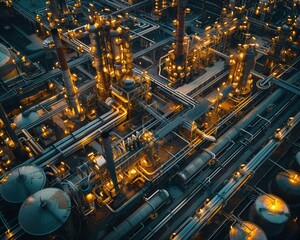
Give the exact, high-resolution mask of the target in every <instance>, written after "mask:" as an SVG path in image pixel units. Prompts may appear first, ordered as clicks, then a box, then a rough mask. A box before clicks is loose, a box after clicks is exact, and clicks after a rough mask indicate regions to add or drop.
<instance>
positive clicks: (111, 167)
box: [101, 132, 120, 194]
mask: <svg viewBox="0 0 300 240" xmlns="http://www.w3.org/2000/svg"><path fill="white" fill-rule="evenodd" d="M101 137H102V139H103V147H104V150H105V155H106V166H107V169H108V172H109V175H110V178H111V179H112V181H113V184H114V188H115V190H116V193H117V194H118V193H119V192H120V188H119V186H118V179H117V174H116V166H115V161H114V155H113V152H112V149H111V143H110V139H109V133H108V132H103V133H102V134H101Z"/></svg>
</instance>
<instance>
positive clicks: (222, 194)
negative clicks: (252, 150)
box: [171, 113, 300, 240]
mask: <svg viewBox="0 0 300 240" xmlns="http://www.w3.org/2000/svg"><path fill="white" fill-rule="evenodd" d="M299 122H300V113H298V114H297V115H296V116H295V117H294V119H293V120H292V121H291V123H290V124H289V125H286V126H285V127H284V128H283V129H281V133H282V137H281V138H280V139H278V138H276V136H274V137H273V138H272V139H270V140H269V142H268V143H267V144H266V145H265V146H264V147H263V148H262V149H261V150H260V151H259V152H258V153H257V154H256V155H255V156H254V157H253V158H252V159H251V160H250V161H249V162H248V163H247V164H246V165H245V166H244V167H242V168H241V169H240V170H239V172H236V173H235V174H234V176H233V177H232V178H231V179H230V180H229V181H228V183H227V184H226V185H225V186H224V187H223V188H222V189H221V190H220V191H219V192H218V193H217V194H216V196H215V197H214V198H213V199H212V200H211V201H210V202H208V204H207V205H206V206H205V207H203V208H202V209H199V210H198V211H197V213H196V214H195V215H194V216H193V217H190V218H188V219H187V220H186V221H185V222H184V223H183V224H182V225H181V227H180V228H179V230H178V231H177V233H176V234H174V235H172V237H171V239H173V240H179V239H180V240H188V239H191V238H192V237H193V236H194V235H195V234H196V233H197V232H199V231H200V230H201V229H202V228H203V227H204V226H205V224H206V223H207V222H208V221H209V220H210V219H211V218H212V217H213V216H214V215H215V214H216V213H217V212H218V210H219V209H220V208H221V207H222V205H223V204H224V203H226V201H228V199H229V198H231V197H232V196H233V195H234V194H235V193H236V192H237V191H238V190H239V189H240V188H241V187H242V186H243V185H244V184H245V183H246V182H247V180H248V179H249V178H250V177H251V176H252V175H253V173H255V171H256V170H257V169H258V168H259V167H260V166H261V165H262V164H263V163H264V161H265V160H266V159H267V158H268V157H269V156H270V154H271V153H272V152H273V151H274V150H275V149H276V147H277V146H279V145H280V143H281V139H283V138H285V137H286V136H287V135H288V134H289V133H290V132H291V130H292V129H293V128H294V127H295V126H296V125H297V124H298V123H299Z"/></svg>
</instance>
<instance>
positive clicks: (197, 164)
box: [178, 73, 300, 183]
mask: <svg viewBox="0 0 300 240" xmlns="http://www.w3.org/2000/svg"><path fill="white" fill-rule="evenodd" d="M299 76H300V73H297V74H295V75H294V76H292V77H291V78H289V79H288V80H287V81H288V82H289V83H293V82H296V81H297V80H298V78H299ZM284 92H285V91H284V90H283V89H277V90H276V91H275V92H274V93H273V94H272V95H271V96H269V97H268V98H267V99H266V100H264V101H263V102H262V103H261V104H259V105H258V106H257V107H256V108H255V109H253V110H252V111H251V112H250V113H248V114H247V115H246V116H245V117H244V118H243V119H242V120H241V121H240V122H239V123H237V124H236V125H235V126H234V127H232V128H231V129H230V130H228V131H227V132H226V133H225V134H224V135H223V136H222V137H221V138H220V139H219V140H218V141H217V143H216V144H215V145H213V146H210V147H209V148H208V151H203V152H202V153H201V154H200V155H199V156H198V157H197V158H195V159H194V160H193V161H192V162H191V163H190V164H188V165H187V166H186V167H185V168H184V169H183V170H182V171H180V172H178V177H179V179H180V180H181V181H182V182H183V183H187V182H188V181H190V180H191V179H192V178H193V177H194V176H195V174H196V173H197V172H198V171H199V170H200V169H201V168H202V167H203V166H204V165H205V164H206V163H208V161H209V160H211V159H212V154H211V153H213V154H214V155H216V153H218V152H219V151H220V150H221V149H223V148H224V147H226V145H227V144H228V143H229V142H230V141H232V140H233V139H234V138H235V137H236V136H238V135H239V133H240V129H241V128H242V129H243V128H246V127H247V126H248V125H249V124H250V123H251V122H252V121H253V120H254V119H255V118H256V117H257V115H260V114H261V113H263V112H264V111H265V110H266V108H267V107H268V106H269V105H270V104H272V103H274V102H275V101H277V100H279V99H280V98H281V97H282V96H283V94H284Z"/></svg>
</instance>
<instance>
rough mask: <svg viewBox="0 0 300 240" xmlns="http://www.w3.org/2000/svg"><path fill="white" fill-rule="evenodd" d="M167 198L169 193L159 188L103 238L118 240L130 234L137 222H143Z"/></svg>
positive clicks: (105, 239)
mask: <svg viewBox="0 0 300 240" xmlns="http://www.w3.org/2000/svg"><path fill="white" fill-rule="evenodd" d="M168 198H169V193H168V192H167V191H166V190H164V189H160V190H157V191H156V192H155V193H154V194H153V195H152V196H151V197H150V198H149V199H147V200H146V202H145V203H144V204H143V205H142V206H140V207H139V208H138V209H137V210H136V211H134V212H133V213H132V214H131V215H130V216H129V217H128V218H126V219H125V220H124V221H123V222H122V223H121V224H119V225H118V226H117V227H115V228H114V230H113V231H112V232H110V233H109V234H108V235H106V237H105V238H104V240H111V239H113V240H119V239H124V238H128V234H130V233H131V232H132V231H133V230H134V229H135V228H136V227H137V226H138V225H139V224H141V223H142V222H144V221H145V220H146V219H147V218H148V217H149V216H150V215H151V214H152V213H154V212H155V211H157V210H158V209H159V208H160V207H161V206H162V205H163V204H165V203H166V201H167V200H168Z"/></svg>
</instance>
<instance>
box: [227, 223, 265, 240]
mask: <svg viewBox="0 0 300 240" xmlns="http://www.w3.org/2000/svg"><path fill="white" fill-rule="evenodd" d="M229 239H230V240H255V239H256V240H267V239H268V238H267V236H266V234H265V232H264V231H263V230H262V229H261V228H260V227H258V226H257V225H256V224H254V223H252V222H246V221H245V222H244V221H243V222H237V223H235V224H234V225H233V226H231V227H230V231H229Z"/></svg>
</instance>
